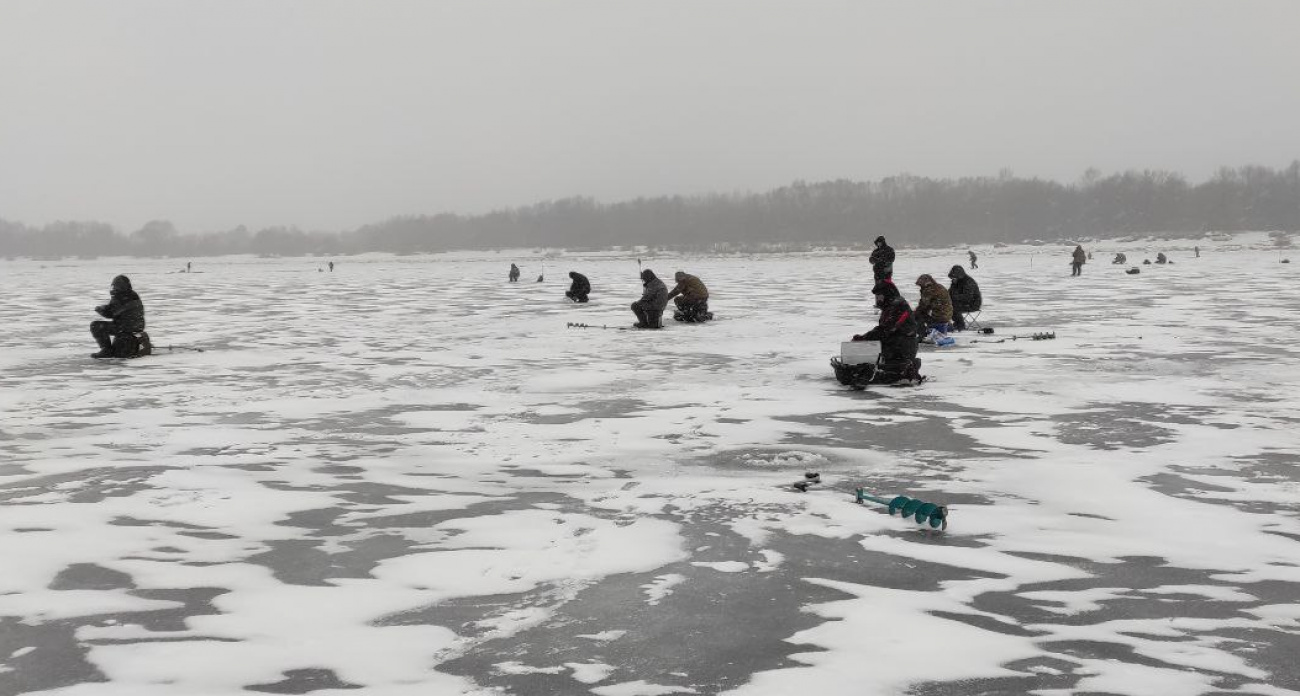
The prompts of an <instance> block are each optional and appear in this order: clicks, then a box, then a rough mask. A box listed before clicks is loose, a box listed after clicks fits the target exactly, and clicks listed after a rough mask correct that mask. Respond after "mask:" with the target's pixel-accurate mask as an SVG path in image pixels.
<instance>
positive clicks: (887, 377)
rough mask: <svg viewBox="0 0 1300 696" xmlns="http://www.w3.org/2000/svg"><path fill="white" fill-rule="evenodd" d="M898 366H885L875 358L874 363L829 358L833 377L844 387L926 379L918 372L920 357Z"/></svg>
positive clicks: (904, 382) (905, 383)
mask: <svg viewBox="0 0 1300 696" xmlns="http://www.w3.org/2000/svg"><path fill="white" fill-rule="evenodd" d="M898 367H899V366H898V365H894V366H887V365H886V364H885V363H884V362H883V361H882V360H877V362H875V363H860V364H858V365H846V364H844V362H842V361H841V360H840V359H839V358H831V369H833V370H835V379H837V380H839V382H840V384H843V385H844V386H846V387H853V388H854V389H858V390H862V389H866V388H867V387H869V386H872V385H888V384H897V385H900V386H915V385H918V384H921V383H922V382H924V381H925V379H926V378H925V377H924V376H922V375H921V374H920V371H921V359H920V358H912V359H911V360H910V362H909V364H908V366H907V367H903V368H902V369H901V370H900V369H898Z"/></svg>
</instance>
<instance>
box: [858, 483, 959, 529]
mask: <svg viewBox="0 0 1300 696" xmlns="http://www.w3.org/2000/svg"><path fill="white" fill-rule="evenodd" d="M853 499H854V502H856V503H859V504H861V503H862V502H863V501H867V500H870V501H871V502H873V503H880V504H881V505H886V506H888V507H889V514H890V515H891V516H892V515H901V516H902V517H911V518H912V519H913V520H915V521H916V523H917V524H925V523H927V522H929V523H930V526H931V527H933V528H935V529H947V528H948V508H947V507H946V506H943V505H936V504H934V503H927V502H925V501H924V500H919V499H916V498H909V497H907V496H905V495H899V496H894V498H893V499H892V500H888V501H886V500H885V499H884V498H878V497H876V496H874V495H871V494H869V493H867V491H866V489H864V488H855V489H854V490H853Z"/></svg>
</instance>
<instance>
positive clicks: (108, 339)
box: [90, 321, 117, 352]
mask: <svg viewBox="0 0 1300 696" xmlns="http://www.w3.org/2000/svg"><path fill="white" fill-rule="evenodd" d="M90 335H91V336H94V337H95V342H96V343H98V344H99V349H100V350H101V351H104V352H109V351H111V350H112V349H113V337H114V336H116V335H117V327H116V326H114V325H113V322H111V321H92V322H90Z"/></svg>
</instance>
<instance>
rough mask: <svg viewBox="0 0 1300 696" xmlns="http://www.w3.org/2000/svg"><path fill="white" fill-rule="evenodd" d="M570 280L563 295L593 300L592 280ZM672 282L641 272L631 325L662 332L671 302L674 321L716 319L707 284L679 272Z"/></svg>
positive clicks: (575, 276) (515, 273) (513, 271)
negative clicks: (711, 306) (634, 320)
mask: <svg viewBox="0 0 1300 696" xmlns="http://www.w3.org/2000/svg"><path fill="white" fill-rule="evenodd" d="M518 277H519V267H518V266H516V265H514V264H510V280H511V282H516V281H517V279H518ZM569 280H570V283H569V289H568V290H566V291H565V292H564V296H565V297H567V298H569V299H570V300H572V301H573V302H576V303H579V304H585V303H587V302H588V301H590V299H591V280H590V279H589V278H587V276H585V275H583V274H581V273H579V272H577V271H570V272H569ZM673 280H675V281H676V283H677V284H676V285H675V286H674V287H673V289H672V290H669V289H668V286H667V285H665V284H664V282H663V281H662V280H660V279H659V276H657V275H655V272H654V271H652V270H650V269H648V268H647V269H644V270H642V271H641V286H642V292H641V299H639V300H637V301H636V302H633V303H632V307H631V309H632V313H633V314H635V315H636V323H635V324H633V325H632V326H633V327H634V328H638V329H662V328H663V327H664V325H663V314H664V310H665V309H667V307H668V302H669V300H672V301H674V302H675V303H676V305H677V310H676V311H675V312H673V318H674V319H676V320H677V321H682V322H687V323H692V324H698V323H703V322H706V321H709V320H710V319H712V318H713V313H712V312H710V311H709V289H708V288H707V287H706V286H705V285H704V281H702V280H700V279H699V277H698V276H693V275H691V274H690V273H687V272H685V271H677V272H676V273H675V274H673Z"/></svg>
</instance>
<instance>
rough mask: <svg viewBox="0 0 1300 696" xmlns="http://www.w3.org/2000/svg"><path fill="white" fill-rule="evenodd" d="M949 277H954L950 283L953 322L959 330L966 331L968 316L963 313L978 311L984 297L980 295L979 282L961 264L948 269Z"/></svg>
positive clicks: (949, 291) (949, 296) (949, 295)
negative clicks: (967, 273)
mask: <svg viewBox="0 0 1300 696" xmlns="http://www.w3.org/2000/svg"><path fill="white" fill-rule="evenodd" d="M948 277H949V278H950V279H952V283H950V284H949V285H948V298H949V299H951V300H952V323H953V326H954V327H956V329H957V330H958V331H965V330H966V317H964V316H962V315H964V314H969V313H971V312H978V311H979V309H980V307H981V306H982V305H983V304H984V298H983V297H982V296H980V286H979V283H976V282H975V279H974V278H972V277H970V276H968V275H966V269H964V268H962V267H961V266H953V267H952V269H950V270H949V271H948Z"/></svg>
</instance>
